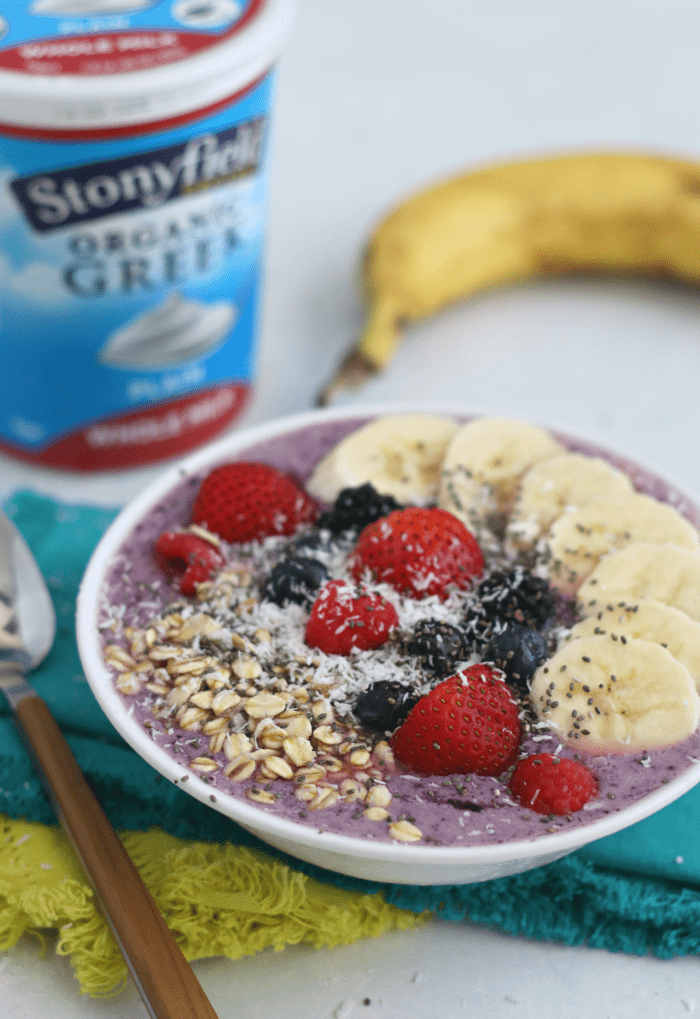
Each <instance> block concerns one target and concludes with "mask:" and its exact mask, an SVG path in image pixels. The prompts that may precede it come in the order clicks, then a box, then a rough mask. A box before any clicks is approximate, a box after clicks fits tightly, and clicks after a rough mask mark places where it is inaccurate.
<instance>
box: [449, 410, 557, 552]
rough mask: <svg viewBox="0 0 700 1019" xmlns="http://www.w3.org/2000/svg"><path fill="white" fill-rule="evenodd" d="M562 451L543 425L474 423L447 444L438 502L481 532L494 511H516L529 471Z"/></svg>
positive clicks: (498, 420) (501, 420)
mask: <svg viewBox="0 0 700 1019" xmlns="http://www.w3.org/2000/svg"><path fill="white" fill-rule="evenodd" d="M562 449H563V447H562V446H561V445H560V444H559V443H558V442H556V441H555V440H554V439H553V438H552V437H551V435H549V434H548V433H547V432H545V431H544V430H543V429H542V428H537V427H535V425H530V424H527V423H526V422H524V421H513V420H510V419H509V418H495V417H487V418H478V419H477V420H475V421H470V422H469V423H468V424H466V425H463V426H462V427H461V428H460V429H459V431H458V432H457V433H456V434H455V436H454V437H453V439H452V441H451V442H450V444H449V446H448V448H447V452H446V454H445V460H444V463H443V465H442V477H441V480H440V491H439V494H438V505H439V506H441V507H442V509H446V510H449V511H450V513H454V515H455V516H456V517H459V519H460V520H462V521H463V523H465V524H467V526H471V527H472V529H475V530H476V532H477V536H478V532H479V531H480V530H481V529H482V527H483V525H484V523H485V522H486V520H487V518H488V516H489V514H491V513H494V512H507V511H508V510H509V509H510V506H511V505H512V502H513V499H514V498H515V494H516V491H517V487H518V483H519V481H520V479H521V477H522V476H523V474H525V472H526V471H527V470H528V469H529V468H530V467H532V465H533V464H535V463H537V461H538V460H544V459H545V458H547V457H552V456H554V455H555V454H556V453H560V452H561V451H562Z"/></svg>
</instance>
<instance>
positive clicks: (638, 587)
mask: <svg viewBox="0 0 700 1019" xmlns="http://www.w3.org/2000/svg"><path fill="white" fill-rule="evenodd" d="M638 598H655V599H656V600H657V601H661V602H663V603H664V605H671V606H673V608H676V609H680V610H681V612H685V613H686V615H688V616H690V618H691V619H694V620H695V621H696V622H700V555H697V554H696V553H694V552H689V551H688V549H687V548H679V547H678V546H677V545H655V544H653V543H651V542H644V541H641V542H636V543H635V544H633V545H628V546H627V548H624V549H622V550H621V551H619V552H615V553H613V554H611V555H608V556H605V557H604V558H603V559H601V561H600V562H599V563H598V565H597V566H596V568H595V569H594V570H593V572H592V573H591V574H590V576H589V577H588V578H587V579H586V580H585V581H584V582H583V584H582V585H581V587H580V588H579V590H578V596H577V605H578V609H579V612H581V613H582V614H583V615H584V616H590V615H594V614H595V613H596V612H599V611H600V610H601V608H604V607H605V606H607V605H613V606H614V605H617V604H619V603H623V604H630V603H632V602H635V601H636V600H637V599H638Z"/></svg>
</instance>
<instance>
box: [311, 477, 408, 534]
mask: <svg viewBox="0 0 700 1019" xmlns="http://www.w3.org/2000/svg"><path fill="white" fill-rule="evenodd" d="M396 509H401V504H400V503H398V502H397V501H396V499H394V497H393V495H380V494H379V492H377V490H376V488H375V487H374V485H371V484H370V483H369V482H367V484H365V485H360V486H359V487H358V488H344V489H343V490H342V492H341V493H340V494H339V495H338V498H337V499H336V500H335V502H334V503H333V507H332V509H330V510H326V512H325V513H322V514H321V515H320V517H319V518H318V520H317V521H316V526H317V527H319V528H321V529H323V528H325V529H326V530H328V531H332V532H333V534H341V533H342V532H343V531H358V532H359V531H361V530H362V528H363V527H366V526H367V524H372V523H374V521H375V520H379V518H380V517H385V516H386V515H387V514H388V513H391V511H392V510H396Z"/></svg>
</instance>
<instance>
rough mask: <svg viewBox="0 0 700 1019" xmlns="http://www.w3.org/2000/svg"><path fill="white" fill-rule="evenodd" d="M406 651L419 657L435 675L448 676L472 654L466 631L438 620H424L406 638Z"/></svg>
mask: <svg viewBox="0 0 700 1019" xmlns="http://www.w3.org/2000/svg"><path fill="white" fill-rule="evenodd" d="M404 647H405V649H406V653H407V654H409V655H413V656H414V657H416V658H418V659H419V660H420V662H421V664H422V665H423V666H425V668H427V669H429V670H430V671H431V672H433V673H435V675H436V676H447V675H449V674H450V673H451V672H453V671H454V668H455V666H456V665H457V663H458V662H461V661H464V659H465V658H468V657H469V650H468V648H467V646H466V644H465V639H464V634H463V632H462V631H461V630H460V629H458V628H457V627H456V626H451V625H450V624H449V623H443V622H440V621H439V620H437V619H421V621H420V622H419V623H416V625H415V627H414V628H413V632H412V633H411V635H410V637H409V638H408V639H407V640H406V641H405V644H404Z"/></svg>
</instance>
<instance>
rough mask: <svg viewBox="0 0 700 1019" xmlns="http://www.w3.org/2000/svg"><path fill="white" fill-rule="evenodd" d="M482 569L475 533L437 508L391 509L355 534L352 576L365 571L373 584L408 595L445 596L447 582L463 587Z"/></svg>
mask: <svg viewBox="0 0 700 1019" xmlns="http://www.w3.org/2000/svg"><path fill="white" fill-rule="evenodd" d="M483 568H484V557H483V555H482V554H481V549H480V548H479V546H478V544H477V542H476V539H475V538H474V535H473V534H471V532H470V531H468V530H467V528H466V527H465V526H464V524H463V523H462V522H461V521H460V520H458V519H457V517H455V516H453V515H452V514H451V513H448V512H447V511H446V510H442V509H438V508H437V507H431V508H427V509H426V508H423V507H409V508H408V509H403V510H394V511H393V512H392V513H390V514H389V515H388V516H386V517H382V518H381V519H380V520H377V521H375V522H374V523H372V524H368V526H367V527H365V528H364V530H363V531H362V532H361V534H360V536H359V538H358V539H357V545H356V546H355V552H354V556H353V560H352V565H351V570H352V575H353V576H354V577H355V579H356V580H360V579H361V577H362V576H363V574H364V573H365V570H369V571H370V573H371V574H372V575H373V577H374V579H375V580H376V581H377V582H378V583H382V582H385V583H388V584H391V586H392V587H393V588H395V590H397V591H398V592H400V593H402V594H408V595H410V596H411V597H413V598H427V597H428V596H429V595H433V594H436V595H438V596H439V597H440V598H442V599H444V598H446V597H447V595H448V591H447V588H448V586H449V585H450V584H454V585H455V586H456V587H458V588H461V589H464V588H467V587H469V586H470V585H471V582H472V579H473V578H474V577H477V576H480V574H481V572H482V570H483Z"/></svg>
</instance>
